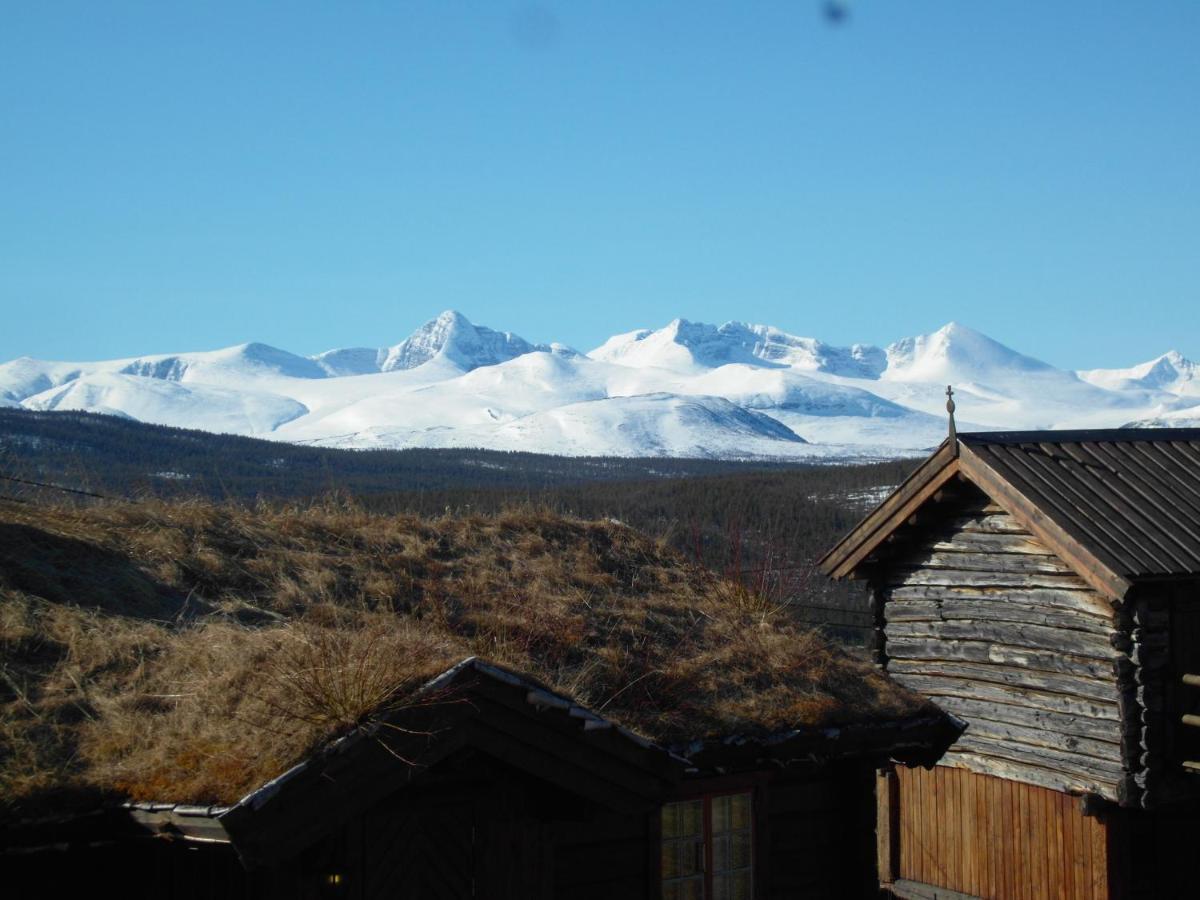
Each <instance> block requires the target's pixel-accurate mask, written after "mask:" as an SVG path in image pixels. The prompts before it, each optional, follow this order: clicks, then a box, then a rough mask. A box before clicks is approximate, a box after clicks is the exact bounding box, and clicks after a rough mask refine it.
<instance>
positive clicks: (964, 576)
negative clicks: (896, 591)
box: [888, 566, 1088, 591]
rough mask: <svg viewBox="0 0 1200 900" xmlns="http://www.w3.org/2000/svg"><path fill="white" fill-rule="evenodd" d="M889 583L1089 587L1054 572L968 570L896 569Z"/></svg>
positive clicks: (958, 585)
mask: <svg viewBox="0 0 1200 900" xmlns="http://www.w3.org/2000/svg"><path fill="white" fill-rule="evenodd" d="M888 579H889V581H890V584H891V585H892V586H895V587H905V586H908V585H914V584H925V585H942V586H945V587H995V588H1009V589H1012V588H1052V589H1055V590H1074V591H1086V590H1088V586H1087V584H1086V583H1085V582H1084V581H1083V579H1082V578H1080V577H1079V576H1077V575H1059V574H1055V573H1053V572H990V571H975V570H969V569H934V568H929V567H915V568H914V567H912V566H896V567H895V568H894V569H890V570H889V571H888Z"/></svg>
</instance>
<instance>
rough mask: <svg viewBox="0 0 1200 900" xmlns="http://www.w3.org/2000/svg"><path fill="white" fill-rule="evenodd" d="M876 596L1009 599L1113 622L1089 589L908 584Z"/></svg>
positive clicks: (1107, 605) (1109, 609) (1109, 611)
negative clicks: (1017, 588) (1018, 588)
mask: <svg viewBox="0 0 1200 900" xmlns="http://www.w3.org/2000/svg"><path fill="white" fill-rule="evenodd" d="M878 595H879V597H880V598H881V599H883V600H884V601H885V602H887V601H891V600H943V601H945V600H967V601H970V600H979V601H983V600H987V601H995V600H1009V599H1017V600H1020V601H1021V602H1022V603H1027V604H1029V605H1031V606H1037V607H1041V608H1045V609H1060V610H1067V611H1070V612H1074V613H1078V614H1081V615H1087V616H1092V617H1095V618H1100V619H1105V620H1108V621H1112V620H1113V618H1114V614H1115V611H1114V608H1113V605H1112V604H1111V603H1110V602H1109V601H1108V600H1106V599H1104V598H1103V597H1101V596H1100V595H1099V594H1097V593H1096V592H1095V591H1093V590H1091V589H1090V588H1079V587H1074V588H1070V587H1068V588H1066V589H1054V588H1026V589H1024V590H1016V589H1014V588H1012V587H1004V586H993V585H908V586H902V587H893V588H882V589H880V591H879V592H878Z"/></svg>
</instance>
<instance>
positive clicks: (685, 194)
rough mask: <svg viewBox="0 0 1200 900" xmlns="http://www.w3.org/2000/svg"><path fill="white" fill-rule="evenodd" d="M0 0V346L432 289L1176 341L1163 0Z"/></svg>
mask: <svg viewBox="0 0 1200 900" xmlns="http://www.w3.org/2000/svg"><path fill="white" fill-rule="evenodd" d="M851 7H852V15H851V17H850V19H849V20H848V21H847V22H845V23H844V24H843V25H841V26H838V27H831V26H830V25H829V24H827V23H826V21H825V20H824V19H823V18H822V16H821V14H820V10H821V3H820V2H818V0H746V2H740V3H735V2H729V0H719V2H718V0H670V2H668V0H557V2H552V0H543V2H541V3H539V4H531V3H524V2H518V3H512V2H505V0H474V2H469V0H355V2H350V0H345V2H343V0H326V2H302V0H289V2H276V3H266V2H251V0H239V2H180V3H174V2H171V3H167V2H162V0H153V2H146V3H124V2H117V0H105V2H96V0H87V2H80V3H68V2H40V3H39V2H24V3H8V4H5V5H4V7H3V9H2V10H0V312H2V315H0V359H9V358H11V357H14V356H18V355H22V354H28V355H32V356H38V357H43V358H59V359H63V358H66V359H88V358H106V357H112V356H119V355H134V354H139V353H148V352H165V351H173V350H185V349H207V348H215V347H219V346H224V345H228V344H232V343H238V342H241V341H246V340H261V341H265V342H268V343H271V344H275V345H278V346H282V347H285V348H287V349H291V350H294V351H296V352H301V353H313V352H317V351H320V350H324V349H327V348H330V347H335V346H362V345H366V346H376V345H383V344H387V343H394V342H395V341H397V340H399V339H401V338H402V337H404V336H405V335H406V334H407V333H408V332H409V331H410V330H411V329H412V328H413V327H415V326H416V325H418V324H420V323H421V322H422V321H424V320H425V319H427V318H429V317H431V316H432V315H434V314H436V313H437V312H438V311H440V310H442V309H444V308H447V307H453V308H457V309H459V310H461V311H462V312H464V313H465V314H467V315H468V316H469V317H471V318H472V319H473V320H475V321H477V322H481V323H483V324H488V325H492V326H493V327H497V328H503V329H507V330H513V331H516V332H517V333H519V334H521V335H523V336H525V337H526V338H528V339H531V340H560V341H564V342H566V343H569V344H572V345H575V346H577V347H579V348H580V349H590V348H591V347H592V346H594V345H595V344H597V343H599V342H600V341H601V340H602V339H603V338H605V337H607V336H608V335H609V334H612V333H615V332H617V331H625V330H630V329H633V328H635V327H639V326H658V325H661V324H663V323H665V322H666V321H668V320H669V319H671V318H673V317H675V316H679V315H681V316H684V317H686V318H690V319H695V320H700V321H709V322H723V321H726V320H728V319H741V320H748V321H757V322H767V323H770V324H774V325H778V326H780V327H782V328H785V329H787V330H789V331H793V332H796V333H800V334H805V335H812V336H816V337H820V338H823V339H825V340H830V341H836V342H850V341H856V340H857V341H868V342H873V343H885V342H887V341H890V340H893V339H895V338H898V337H902V336H905V335H908V334H913V333H918V332H922V331H928V330H931V329H933V328H936V327H938V326H940V325H941V324H943V323H944V322H946V321H947V320H950V319H956V320H958V321H961V322H964V323H966V324H969V325H972V326H974V327H976V328H978V329H980V330H982V331H985V332H987V333H989V334H991V335H992V336H994V337H996V338H997V339H999V340H1001V341H1003V342H1005V343H1007V344H1010V345H1011V346H1013V347H1015V348H1017V349H1019V350H1021V351H1023V352H1026V353H1030V354H1033V355H1035V356H1038V357H1041V358H1043V359H1046V360H1047V361H1049V362H1052V363H1054V364H1056V365H1060V366H1064V367H1087V366H1096V365H1102V364H1104V365H1124V364H1131V363H1133V362H1136V361H1140V360H1142V359H1145V358H1149V357H1151V356H1153V355H1156V354H1158V353H1160V352H1162V351H1164V350H1166V349H1168V348H1170V347H1175V348H1177V349H1179V350H1180V351H1182V352H1183V353H1184V354H1185V355H1190V356H1192V357H1193V358H1195V357H1200V2H1196V0H1148V2H1134V0H1038V2H1032V0H969V2H968V0H940V2H934V0H907V2H906V0H861V2H851Z"/></svg>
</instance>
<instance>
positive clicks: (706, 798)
mask: <svg viewBox="0 0 1200 900" xmlns="http://www.w3.org/2000/svg"><path fill="white" fill-rule="evenodd" d="M706 781H716V782H717V783H706V782H702V783H698V784H696V785H695V786H694V789H693V790H690V791H688V792H686V793H683V794H680V795H678V796H672V797H666V798H664V799H663V801H662V803H661V805H660V806H659V809H658V810H657V811H656V812H655V813H654V815H653V819H654V823H655V827H654V828H653V829H652V831H653V834H654V837H655V840H654V844H653V850H654V859H655V865H654V867H653V870H652V871H653V873H654V876H655V878H654V884H655V892H654V894H653V895H652V896H655V897H659V898H661V897H662V896H663V882H664V879H663V871H662V848H663V835H662V811H663V808H664V807H666V806H667V805H668V804H671V803H687V802H692V801H696V800H701V801H703V804H704V805H703V808H702V821H703V826H702V827H703V830H704V835H703V842H702V846H703V848H704V869H703V875H704V877H703V885H704V900H712V896H713V875H714V874H715V873H714V871H713V860H714V854H713V810H712V808H713V800H715V799H717V798H719V797H732V796H736V795H739V794H746V795H747V796H749V798H750V820H749V821H750V825H749V832H750V866H749V868H750V896H751V897H757V896H758V895H759V890H758V886H759V883H760V880H761V878H762V868H761V865H760V859H761V854H760V850H759V835H760V834H761V827H760V824H759V815H760V810H761V809H762V797H763V791H762V789H761V788H762V780H761V779H760V778H747V779H742V778H739V779H736V780H735V781H727V780H725V779H720V780H715V779H714V780H706Z"/></svg>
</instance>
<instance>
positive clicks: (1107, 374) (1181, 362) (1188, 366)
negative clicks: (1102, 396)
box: [1077, 350, 1200, 395]
mask: <svg viewBox="0 0 1200 900" xmlns="http://www.w3.org/2000/svg"><path fill="white" fill-rule="evenodd" d="M1077 374H1078V375H1079V377H1080V378H1082V379H1083V380H1084V381H1087V382H1090V383H1091V384H1094V385H1097V386H1098V387H1103V388H1107V389H1109V390H1130V389H1135V388H1142V389H1145V390H1152V391H1169V392H1171V393H1175V394H1188V395H1200V366H1198V365H1197V364H1196V363H1194V362H1192V361H1191V360H1190V359H1188V358H1186V357H1185V356H1183V354H1181V353H1179V352H1178V351H1177V350H1168V351H1167V352H1166V353H1164V354H1163V355H1162V356H1159V357H1156V358H1155V359H1152V360H1150V361H1149V362H1144V363H1141V364H1139V365H1136V366H1130V367H1129V368H1128V369H1091V370H1089V371H1084V372H1079V373H1077Z"/></svg>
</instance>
